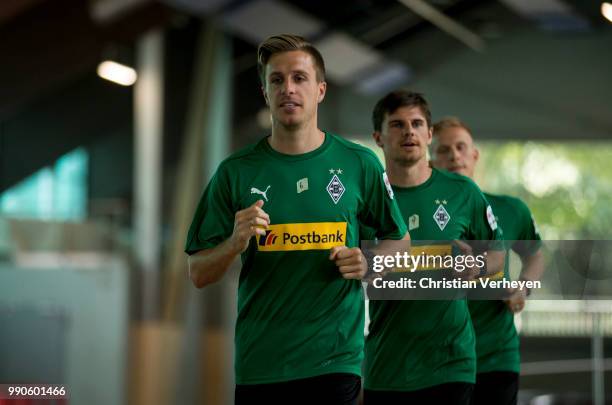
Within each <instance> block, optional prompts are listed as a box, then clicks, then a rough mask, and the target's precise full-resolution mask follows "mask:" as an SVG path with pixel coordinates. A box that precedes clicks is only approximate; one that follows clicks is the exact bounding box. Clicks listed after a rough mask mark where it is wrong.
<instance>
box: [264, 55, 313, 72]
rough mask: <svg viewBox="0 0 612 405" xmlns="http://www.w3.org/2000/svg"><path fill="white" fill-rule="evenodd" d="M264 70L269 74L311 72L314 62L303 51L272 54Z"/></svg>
mask: <svg viewBox="0 0 612 405" xmlns="http://www.w3.org/2000/svg"><path fill="white" fill-rule="evenodd" d="M266 69H267V71H268V73H269V74H271V73H276V72H288V71H290V72H292V71H302V72H306V73H308V72H313V71H314V70H315V67H314V62H313V60H312V57H311V56H310V54H308V53H307V52H304V51H287V52H280V53H277V54H274V55H272V56H271V57H270V59H269V60H268V64H267V65H266Z"/></svg>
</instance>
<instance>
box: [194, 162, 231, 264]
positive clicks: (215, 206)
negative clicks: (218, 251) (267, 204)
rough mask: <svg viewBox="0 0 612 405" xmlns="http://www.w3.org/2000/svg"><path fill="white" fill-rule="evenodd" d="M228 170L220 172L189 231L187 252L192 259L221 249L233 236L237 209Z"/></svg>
mask: <svg viewBox="0 0 612 405" xmlns="http://www.w3.org/2000/svg"><path fill="white" fill-rule="evenodd" d="M229 184H230V182H229V181H228V174H227V169H226V168H225V166H223V165H222V166H219V169H218V170H217V172H216V173H215V175H214V176H213V178H212V179H211V180H210V183H208V186H207V187H206V189H205V190H204V194H203V195H202V198H201V199H200V202H199V203H198V207H197V209H196V213H195V215H194V217H193V221H192V222H191V226H190V227H189V232H188V234H187V242H186V243H185V252H186V253H187V254H189V255H191V254H193V253H195V252H197V251H199V250H203V249H210V248H212V247H215V246H217V245H218V244H220V243H221V242H223V241H224V240H226V239H227V238H229V237H230V236H231V234H232V231H233V227H234V214H235V207H234V204H233V202H232V196H231V189H230V187H229Z"/></svg>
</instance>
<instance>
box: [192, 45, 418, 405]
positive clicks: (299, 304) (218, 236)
mask: <svg viewBox="0 0 612 405" xmlns="http://www.w3.org/2000/svg"><path fill="white" fill-rule="evenodd" d="M258 68H259V73H260V79H261V83H262V91H263V95H264V98H265V100H266V103H267V104H268V106H269V107H270V110H271V115H272V123H273V125H272V133H271V135H270V136H268V137H266V138H263V139H262V140H261V141H259V142H258V143H257V144H255V145H252V146H250V147H247V148H246V149H244V150H242V151H239V152H237V153H235V154H233V155H231V156H230V157H229V158H227V159H226V160H225V161H223V162H222V163H221V164H220V165H219V167H218V169H217V172H216V173H215V175H214V177H213V178H212V180H211V181H210V183H209V185H208V186H207V188H206V190H205V192H204V195H203V196H202V199H201V201H200V203H199V206H198V208H197V211H196V213H195V217H194V219H193V223H192V225H191V228H190V230H189V235H188V238H187V243H186V248H185V251H186V252H187V253H188V254H189V255H190V257H189V272H190V277H191V279H192V281H193V283H194V284H195V285H196V287H198V288H201V287H204V286H206V285H208V284H210V283H213V282H216V281H218V280H220V279H221V278H222V277H223V275H224V274H225V273H226V272H227V269H228V268H229V266H230V264H231V263H232V262H233V261H234V259H235V258H236V257H237V256H239V255H240V256H241V259H242V269H241V272H240V280H239V287H238V319H237V323H236V337H235V346H236V359H235V373H236V384H237V385H236V391H235V392H236V403H237V404H246V403H249V404H250V403H253V404H260V403H266V404H294V403H326V404H354V403H356V401H357V398H358V395H359V391H360V388H361V379H360V375H361V363H362V358H363V354H362V351H363V321H364V305H363V294H362V288H361V283H360V281H359V280H360V279H361V278H362V277H363V276H364V274H365V272H366V269H367V264H366V261H365V258H364V256H363V254H362V252H361V250H360V249H359V248H358V247H357V246H359V240H360V235H359V227H360V224H361V225H363V224H365V225H367V226H371V227H374V228H375V229H377V230H378V231H379V232H378V236H379V237H380V238H381V239H397V240H400V239H402V238H404V237H407V232H406V226H405V224H404V222H403V220H402V217H401V213H400V212H399V210H398V208H397V205H396V204H395V201H394V200H393V198H392V196H393V195H392V192H391V189H390V187H388V188H387V187H386V186H385V174H384V172H383V169H382V166H381V165H380V163H379V161H378V159H377V158H376V156H375V155H374V154H373V153H372V152H371V151H370V150H368V149H366V148H363V147H361V146H358V145H356V144H354V143H351V142H348V141H345V140H344V139H342V138H340V137H338V136H337V135H333V134H331V133H329V132H323V131H321V130H320V129H319V128H318V126H317V108H318V105H319V103H321V102H322V101H323V98H324V97H325V90H326V82H325V67H324V62H323V58H322V57H321V55H320V53H319V52H318V51H317V50H316V49H315V48H314V47H313V46H312V45H311V44H309V43H308V42H306V40H304V39H303V38H301V37H298V36H294V35H280V36H273V37H270V38H268V39H267V40H265V41H264V42H263V43H262V44H260V46H259V49H258Z"/></svg>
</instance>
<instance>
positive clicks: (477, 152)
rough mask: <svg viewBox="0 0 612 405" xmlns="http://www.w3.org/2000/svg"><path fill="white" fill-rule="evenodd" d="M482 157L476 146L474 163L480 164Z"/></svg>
mask: <svg viewBox="0 0 612 405" xmlns="http://www.w3.org/2000/svg"><path fill="white" fill-rule="evenodd" d="M479 157H480V151H479V150H478V148H477V147H476V146H474V162H475V163H476V162H478V158H479Z"/></svg>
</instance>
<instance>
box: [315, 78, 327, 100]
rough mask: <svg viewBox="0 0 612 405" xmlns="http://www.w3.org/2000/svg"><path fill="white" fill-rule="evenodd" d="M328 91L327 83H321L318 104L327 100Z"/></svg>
mask: <svg viewBox="0 0 612 405" xmlns="http://www.w3.org/2000/svg"><path fill="white" fill-rule="evenodd" d="M326 91H327V82H319V97H318V98H317V103H320V102H321V101H323V99H324V98H325V92H326Z"/></svg>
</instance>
